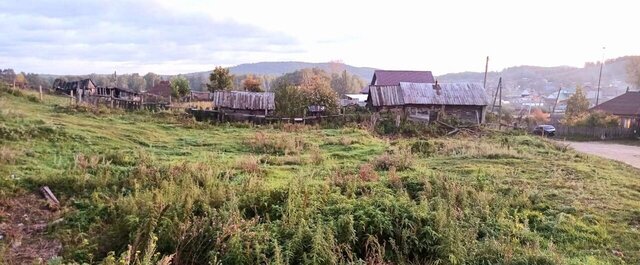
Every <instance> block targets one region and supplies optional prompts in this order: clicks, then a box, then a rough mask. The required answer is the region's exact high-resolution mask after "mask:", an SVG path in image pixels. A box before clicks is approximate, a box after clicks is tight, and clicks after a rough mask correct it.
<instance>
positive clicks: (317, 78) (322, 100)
mask: <svg viewBox="0 0 640 265" xmlns="http://www.w3.org/2000/svg"><path fill="white" fill-rule="evenodd" d="M330 82H331V79H330V78H329V76H328V75H327V74H326V73H325V72H324V71H322V70H320V69H303V70H299V71H295V72H293V73H288V74H285V75H283V76H281V77H279V78H277V79H276V80H275V81H274V82H273V83H274V84H275V88H274V92H275V97H276V99H275V100H276V111H277V113H278V114H279V115H282V116H288V117H294V116H302V114H303V113H304V110H305V109H306V108H307V107H308V106H313V105H315V106H324V107H325V109H326V111H327V112H328V113H335V112H337V111H338V108H339V101H338V94H337V93H336V92H335V91H334V90H333V89H332V88H331V83H330Z"/></svg>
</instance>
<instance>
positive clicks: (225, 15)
mask: <svg viewBox="0 0 640 265" xmlns="http://www.w3.org/2000/svg"><path fill="white" fill-rule="evenodd" d="M639 5H640V4H638V3H637V2H636V1H617V0H609V1H561V0H535V1H497V0H495V1H493V0H483V1H478V0H465V1H463V0H457V1H456V0H446V1H444V0H442V1H403V0H394V1H388V0H387V1H347V0H335V1H334V0H323V1H301V0H270V1H263V0H256V1H245V0H224V1H194V0H187V1H166V0H145V1H135V2H133V3H130V2H128V1H119V0H105V1H80V0H77V1H65V0H38V1H36V0H22V1H15V0H0V21H1V22H0V33H1V34H0V36H1V37H0V68H8V67H11V68H14V69H16V70H18V71H26V72H36V73H53V74H87V73H112V72H113V71H114V70H116V71H118V72H119V73H132V72H138V73H146V72H150V71H151V72H156V73H161V74H177V73H186V72H194V71H205V70H210V69H212V68H213V67H214V66H217V65H222V66H233V65H236V64H241V63H252V62H262V61H306V62H327V61H331V60H342V61H343V62H345V63H347V64H351V65H355V66H369V67H375V68H381V69H409V70H432V71H434V74H436V75H441V74H445V73H449V72H462V71H478V72H480V71H483V70H484V63H485V62H484V60H485V57H486V56H487V55H489V56H490V57H491V61H490V70H501V69H503V68H505V67H509V66H516V65H539V66H557V65H572V66H582V65H583V64H584V62H585V61H597V60H600V58H601V57H602V55H603V49H602V47H603V46H606V50H605V56H606V57H607V58H614V57H619V56H624V55H638V54H640V35H638V33H637V29H636V27H637V25H638V21H639V19H638V16H637V10H638V9H639V7H640V6H639Z"/></svg>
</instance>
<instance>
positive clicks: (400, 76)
mask: <svg viewBox="0 0 640 265" xmlns="http://www.w3.org/2000/svg"><path fill="white" fill-rule="evenodd" d="M401 82H410V83H433V82H435V80H434V79H433V74H432V73H431V71H405V70H376V71H375V72H374V73H373V78H372V79H371V85H379V86H391V85H399V84H400V83H401Z"/></svg>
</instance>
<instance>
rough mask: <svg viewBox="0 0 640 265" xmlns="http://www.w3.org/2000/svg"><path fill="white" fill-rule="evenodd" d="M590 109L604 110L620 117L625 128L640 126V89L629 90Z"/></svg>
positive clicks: (621, 124)
mask: <svg viewBox="0 0 640 265" xmlns="http://www.w3.org/2000/svg"><path fill="white" fill-rule="evenodd" d="M590 110H598V111H604V112H606V113H610V114H613V115H615V116H618V117H619V118H620V126H621V127H623V128H638V127H640V91H627V92H626V93H624V94H622V95H620V96H617V97H615V98H612V99H611V100H608V101H606V102H603V103H601V104H600V105H598V106H595V107H593V108H591V109H590Z"/></svg>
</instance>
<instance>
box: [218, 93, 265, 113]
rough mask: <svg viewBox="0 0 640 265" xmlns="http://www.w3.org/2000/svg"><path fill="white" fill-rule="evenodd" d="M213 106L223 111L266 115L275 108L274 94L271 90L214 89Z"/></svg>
mask: <svg viewBox="0 0 640 265" xmlns="http://www.w3.org/2000/svg"><path fill="white" fill-rule="evenodd" d="M213 107H214V108H216V109H218V110H219V111H221V112H224V113H237V114H247V115H265V116H268V115H269V114H271V113H272V112H273V111H274V110H275V108H276V104H275V94H274V93H272V92H247V91H216V92H214V93H213Z"/></svg>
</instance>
